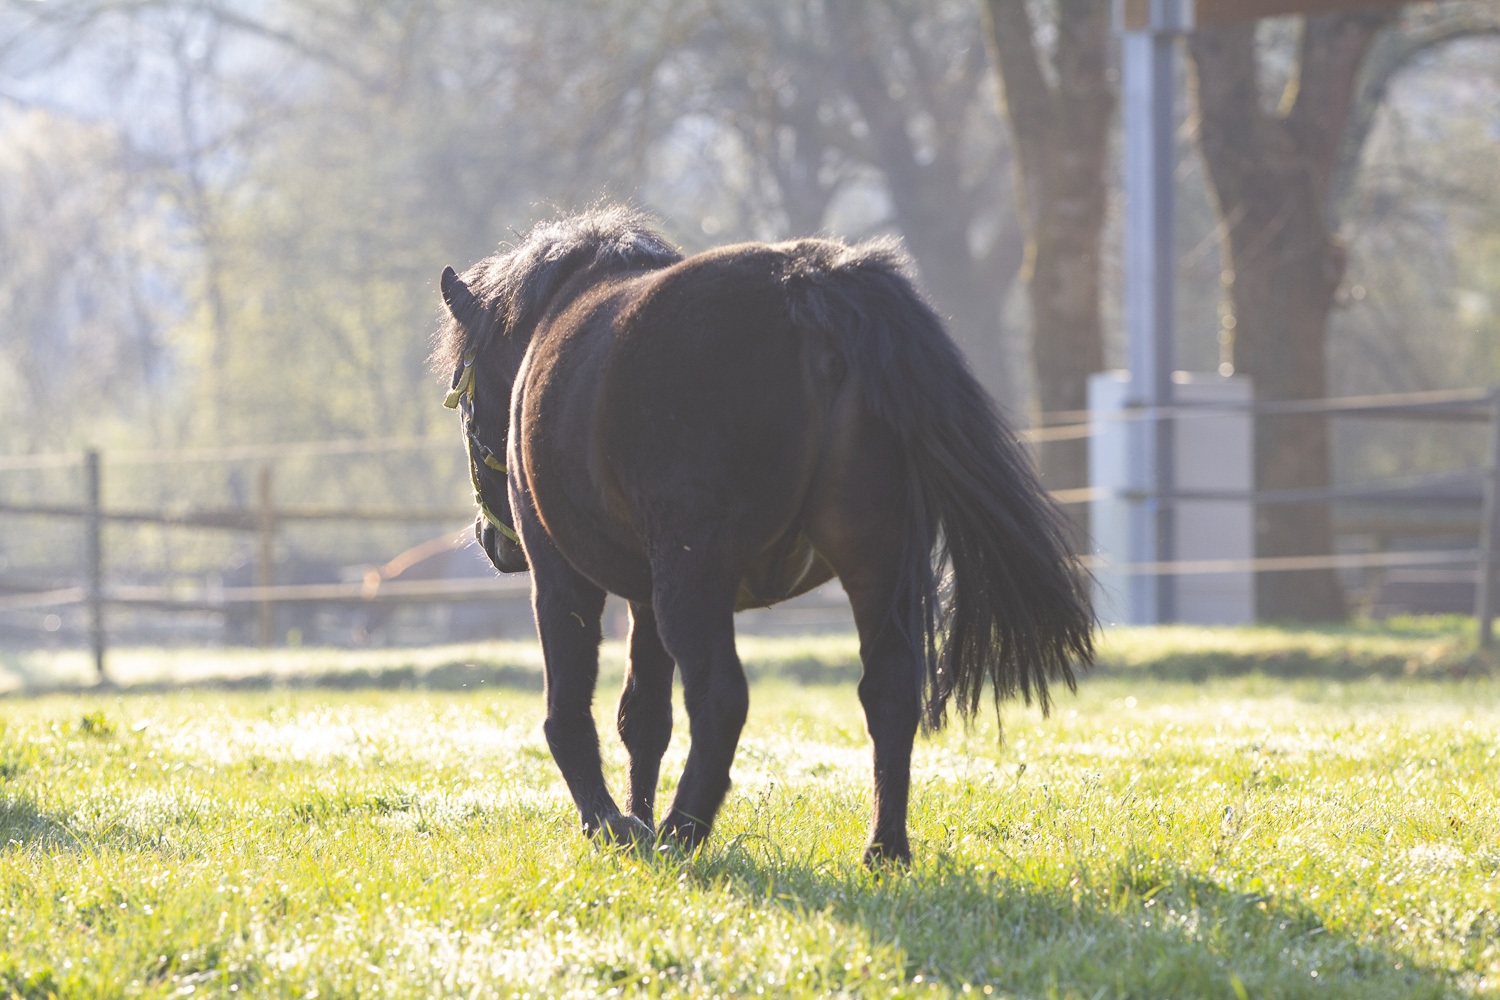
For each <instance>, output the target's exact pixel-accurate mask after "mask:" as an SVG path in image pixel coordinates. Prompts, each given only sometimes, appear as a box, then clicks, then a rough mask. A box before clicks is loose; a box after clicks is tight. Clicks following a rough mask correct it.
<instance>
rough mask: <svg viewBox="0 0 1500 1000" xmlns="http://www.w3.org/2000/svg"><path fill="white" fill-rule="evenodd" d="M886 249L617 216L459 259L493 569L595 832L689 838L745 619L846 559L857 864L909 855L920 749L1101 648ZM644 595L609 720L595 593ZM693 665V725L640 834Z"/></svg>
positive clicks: (1077, 582) (470, 410) (462, 361)
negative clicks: (858, 770) (533, 629)
mask: <svg viewBox="0 0 1500 1000" xmlns="http://www.w3.org/2000/svg"><path fill="white" fill-rule="evenodd" d="M904 267H905V265H904V260H903V258H902V257H901V255H900V254H899V252H898V251H897V250H896V249H895V248H894V247H892V246H891V245H889V244H884V243H874V244H865V245H861V246H855V247H850V246H845V245H843V244H841V243H837V242H832V241H828V240H815V239H813V240H800V241H797V242H793V243H778V244H772V245H766V244H742V245H739V246H729V247H723V248H720V249H718V250H712V251H709V252H707V253H702V254H698V255H697V256H693V257H688V258H686V259H684V258H683V257H682V256H681V254H679V253H678V252H677V251H676V250H675V249H673V247H672V246H671V245H670V244H669V243H667V242H666V240H664V239H663V238H662V237H661V236H660V235H658V234H657V233H656V232H655V231H654V230H653V228H652V227H651V225H650V223H649V222H648V221H647V220H645V219H643V218H642V217H640V216H637V215H635V214H633V213H630V212H628V211H625V210H622V209H609V210H602V211H596V212H592V213H589V214H585V215H580V216H577V217H574V218H568V219H562V220H560V221H556V222H552V223H547V224H543V225H540V226H538V227H536V228H535V229H533V230H532V231H531V233H530V234H529V235H528V236H526V237H525V238H524V239H523V240H521V242H520V243H519V245H517V246H514V247H511V248H509V249H506V250H504V251H503V252H501V253H499V254H497V255H496V256H494V257H491V258H489V259H487V260H485V261H482V262H481V263H479V264H476V265H475V266H474V267H473V268H471V269H470V270H469V271H467V272H466V273H465V274H464V275H463V276H462V277H459V276H458V275H456V274H454V272H453V270H452V269H451V268H449V269H446V270H444V271H443V276H442V292H443V300H444V302H445V303H446V304H447V307H448V312H449V315H450V321H449V322H447V323H446V324H445V325H444V327H443V328H442V329H441V330H439V332H438V347H437V351H436V354H435V359H436V361H437V362H438V363H439V364H441V365H442V366H443V368H444V370H445V371H452V372H453V373H454V374H453V381H452V387H453V391H452V392H451V393H450V394H449V404H450V405H457V406H460V407H461V409H462V411H463V415H464V429H465V433H466V435H467V440H468V447H469V454H470V464H471V467H472V470H473V478H474V485H475V492H476V497H477V500H478V502H479V505H480V510H481V514H480V517H479V520H478V523H477V531H478V534H479V539H480V542H481V543H482V544H483V545H484V548H485V550H486V551H487V552H488V553H489V554H490V558H491V559H492V560H493V562H494V563H495V565H496V567H498V568H499V569H500V570H502V571H505V572H513V571H517V570H521V569H525V568H526V567H527V566H528V565H529V566H530V569H531V574H532V595H533V602H534V606H535V612H536V622H537V631H538V633H539V634H540V636H541V642H542V650H543V654H544V657H545V662H546V684H547V695H546V697H547V721H546V724H545V727H544V728H545V731H546V734H547V743H548V746H549V747H551V749H552V755H553V757H554V759H555V760H556V761H557V765H558V767H559V768H560V769H561V770H562V774H563V777H564V778H565V779H566V780H567V784H568V788H569V790H570V791H571V792H572V794H573V801H574V802H576V803H577V805H578V811H579V814H580V816H581V817H582V820H583V827H584V830H585V831H587V832H588V833H589V834H590V835H603V836H605V837H607V838H609V839H611V840H613V841H616V842H620V843H628V842H634V841H643V840H647V839H649V838H653V837H657V836H661V837H665V838H672V839H675V840H676V841H677V842H678V843H680V844H682V845H683V846H685V847H687V848H689V849H691V848H692V847H693V846H695V845H697V844H698V843H700V842H701V841H702V840H703V838H704V837H706V836H707V835H708V832H709V830H710V828H711V826H712V824H713V820H714V815H715V814H716V813H717V812H718V810H719V805H720V803H721V802H722V801H723V799H724V795H725V793H726V792H727V791H728V788H729V768H730V763H731V762H732V760H733V758H734V752H735V747H736V745H737V743H738V741H739V736H740V728H741V726H742V725H743V724H744V721H745V713H746V709H747V706H748V704H749V693H748V690H747V687H746V683H745V674H744V671H743V670H742V668H741V666H740V660H739V657H738V656H737V655H736V653H735V644H734V613H735V611H736V610H739V609H743V608H747V607H757V606H764V605H768V604H774V603H776V602H777V601H781V600H784V599H786V598H788V597H792V596H794V595H796V594H799V593H802V592H804V591H806V590H809V589H811V588H812V587H815V586H817V585H818V584H820V583H823V582H824V581H826V580H828V579H830V578H831V577H833V576H837V577H838V578H839V580H840V582H842V584H843V586H844V589H845V590H846V591H847V592H848V594H849V599H850V602H851V604H852V605H853V610H854V618H855V622H856V624H857V626H858V629H859V638H860V659H861V661H862V662H863V665H864V677H863V679H862V680H861V681H860V684H859V697H860V702H861V704H862V705H863V706H864V710H865V720H866V725H867V728H868V730H869V733H870V738H871V740H872V741H873V743H874V757H875V789H874V800H875V801H874V818H873V823H872V829H871V832H870V844H869V847H868V848H867V849H866V851H865V859H866V861H867V862H871V863H873V862H875V861H878V860H880V859H884V858H895V859H901V860H906V859H908V858H909V857H910V855H911V848H910V846H909V845H908V842H907V834H906V807H907V792H908V789H909V786H910V775H911V752H912V741H913V739H914V737H915V735H916V732H917V729H918V727H919V726H920V725H921V724H923V723H924V722H925V723H926V724H927V725H928V726H931V727H936V726H938V725H941V723H942V721H943V719H944V716H945V713H946V707H947V704H948V702H949V700H950V699H952V698H956V699H957V703H958V707H959V709H960V711H961V712H962V713H963V714H964V715H965V716H966V717H967V716H969V715H972V714H973V712H974V711H975V710H976V709H977V707H978V705H979V702H980V698H981V693H982V688H983V686H984V682H985V679H986V678H988V679H989V681H990V683H991V685H992V687H993V689H994V695H995V698H996V701H997V703H998V701H999V699H1000V698H1002V697H1005V696H1009V695H1013V694H1015V693H1016V692H1018V691H1019V693H1020V694H1022V695H1023V696H1025V697H1026V698H1027V700H1028V701H1029V700H1030V699H1031V698H1032V697H1036V698H1038V699H1039V700H1040V701H1041V702H1042V704H1043V705H1046V703H1047V690H1048V682H1049V681H1055V680H1059V679H1061V680H1063V681H1065V682H1066V683H1068V684H1069V685H1070V686H1071V685H1072V683H1073V674H1072V667H1073V665H1074V664H1075V663H1078V664H1086V663H1087V662H1088V661H1089V660H1090V658H1091V657H1092V652H1093V649H1092V638H1091V636H1092V632H1091V629H1092V626H1093V617H1092V613H1091V612H1090V610H1089V605H1088V600H1087V597H1086V591H1085V580H1084V578H1083V575H1082V574H1081V572H1080V571H1079V570H1078V568H1077V566H1076V564H1075V562H1074V561H1073V560H1072V559H1071V558H1070V556H1069V554H1068V549H1067V546H1066V543H1065V541H1064V533H1063V527H1062V523H1061V521H1060V518H1059V515H1058V513H1057V512H1056V509H1055V508H1054V507H1053V506H1052V505H1051V503H1050V501H1049V500H1048V499H1047V497H1046V495H1045V494H1044V493H1043V491H1042V489H1041V488H1040V485H1039V484H1038V482H1037V479H1036V476H1035V474H1034V473H1033V471H1032V469H1031V466H1030V464H1029V462H1028V459H1027V456H1026V455H1025V454H1024V453H1023V451H1022V450H1021V448H1020V446H1018V445H1017V443H1016V442H1015V440H1014V438H1013V436H1012V434H1011V433H1010V432H1009V431H1007V430H1006V428H1005V427H1004V426H1003V425H1002V423H1001V422H1000V420H999V418H998V417H997V416H996V413H995V409H994V407H993V405H992V404H991V402H990V400H989V399H988V398H987V397H986V396H985V394H984V392H983V390H982V389H981V388H980V387H979V385H978V383H977V382H975V380H974V378H973V377H972V376H971V375H970V374H969V372H968V370H967V369H966V368H965V366H964V363H963V361H962V360H961V358H960V356H959V354H958V352H957V350H956V348H955V347H954V346H953V343H952V341H951V340H949V338H948V336H947V334H946V333H945V332H944V330H943V327H942V323H941V322H940V321H939V319H938V317H937V316H936V315H934V313H933V311H932V309H931V308H930V307H929V306H928V305H927V304H926V302H924V301H923V299H922V297H921V296H920V295H919V294H918V293H917V291H916V290H915V289H914V288H913V286H912V284H911V281H910V280H909V279H908V278H907V277H906V276H905V274H904ZM606 592H610V593H615V594H619V595H620V596H622V597H624V598H625V599H626V600H628V601H629V602H630V611H631V629H630V657H629V667H628V670H627V673H626V677H625V687H624V691H623V692H622V693H621V695H620V704H619V716H618V719H619V732H620V738H621V739H622V740H623V741H624V743H625V747H626V749H627V750H628V751H629V753H630V797H629V803H628V804H629V812H628V814H622V813H621V812H620V809H619V807H618V806H617V805H616V804H615V800H614V799H613V798H612V797H611V796H610V794H609V791H608V789H607V788H606V787H605V782H604V776H603V773H602V771H601V768H600V761H599V737H598V734H597V732H596V731H595V728H594V719H593V715H592V714H591V711H590V706H591V703H592V701H593V695H594V685H595V681H596V680H597V677H598V646H599V640H600V614H601V611H602V609H603V607H604V598H605V593H606ZM674 664H675V665H676V668H677V670H679V671H680V672H681V675H682V684H683V689H684V694H685V699H686V704H687V710H688V723H689V729H690V732H691V734H692V742H691V746H690V749H689V751H688V759H687V766H686V768H685V769H684V770H683V773H682V779H681V781H679V782H678V785H677V795H676V798H675V800H674V801H673V803H672V809H671V811H670V812H669V813H668V814H667V816H666V818H665V819H664V820H663V821H662V824H661V828H660V831H659V832H658V831H656V830H653V829H652V823H653V804H654V799H655V794H656V783H657V777H658V774H659V770H660V767H661V758H662V755H663V753H665V752H666V749H667V743H668V740H669V739H670V737H671V732H672V706H671V691H672V670H673V665H674Z"/></svg>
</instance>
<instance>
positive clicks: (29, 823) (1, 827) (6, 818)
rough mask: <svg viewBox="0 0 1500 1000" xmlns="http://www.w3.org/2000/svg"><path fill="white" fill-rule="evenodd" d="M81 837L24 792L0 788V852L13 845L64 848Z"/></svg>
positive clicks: (60, 818) (12, 848)
mask: <svg viewBox="0 0 1500 1000" xmlns="http://www.w3.org/2000/svg"><path fill="white" fill-rule="evenodd" d="M81 845H82V840H81V838H80V837H79V836H78V834H76V833H74V832H73V830H72V829H70V828H69V826H68V824H67V821H66V820H64V819H63V818H62V817H60V816H55V815H53V814H52V813H49V812H47V811H46V810H45V809H43V808H41V806H39V805H38V804H37V802H36V800H34V799H32V798H31V797H30V796H28V795H16V794H4V793H3V791H0V851H7V850H14V849H15V848H18V847H20V848H41V849H43V850H47V849H51V850H65V849H70V848H75V847H79V846H81Z"/></svg>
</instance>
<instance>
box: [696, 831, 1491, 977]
mask: <svg viewBox="0 0 1500 1000" xmlns="http://www.w3.org/2000/svg"><path fill="white" fill-rule="evenodd" d="M690 870H691V871H693V872H694V873H695V875H696V877H697V878H699V879H701V880H702V881H703V882H705V883H706V884H712V885H715V886H721V887H723V888H726V889H727V890H729V891H730V892H732V893H734V894H736V895H738V896H740V897H742V898H743V899H744V900H745V901H746V902H747V903H748V904H750V905H752V906H757V907H765V906H780V907H784V908H786V909H788V910H791V911H793V912H794V913H796V914H798V915H799V916H805V915H809V914H822V915H826V916H827V917H828V918H831V919H832V920H834V921H836V922H837V923H838V924H840V925H843V926H845V927H847V928H848V930H849V931H850V933H851V934H856V935H862V936H863V937H864V939H865V940H866V941H868V943H869V945H871V946H874V947H881V946H892V947H894V948H895V949H896V950H897V951H898V953H899V954H900V956H901V959H900V961H901V965H902V967H901V969H900V972H901V974H902V975H904V976H905V977H906V978H907V980H908V981H911V980H915V979H916V977H917V976H921V977H922V980H916V981H917V982H922V981H925V982H927V983H929V984H931V983H933V982H934V981H936V982H939V983H944V984H946V985H947V986H948V987H949V988H950V989H956V990H962V989H963V987H964V986H965V985H968V986H970V987H971V988H972V990H973V992H972V994H971V995H975V996H983V995H984V992H983V990H982V986H983V985H991V986H993V987H994V988H996V989H997V990H998V991H999V992H1000V993H1001V994H1004V995H1012V994H1013V995H1018V996H1049V997H1058V998H1068V997H1079V998H1086V1000H1104V998H1123V997H1167V996H1170V997H1194V996H1203V997H1302V996H1307V997H1314V996H1316V997H1324V998H1326V997H1330V996H1347V997H1360V998H1365V997H1392V998H1395V997H1400V998H1434V1000H1435V998H1439V997H1454V996H1472V995H1477V994H1476V993H1475V990H1476V989H1477V984H1478V981H1479V979H1480V976H1479V975H1478V972H1477V970H1475V971H1473V972H1471V973H1469V974H1468V975H1465V974H1464V973H1462V972H1454V971H1449V970H1446V969H1441V968H1432V967H1430V966H1425V967H1424V966H1423V965H1422V963H1420V962H1418V961H1416V960H1415V959H1414V958H1413V956H1412V955H1410V954H1408V953H1405V952H1403V951H1401V950H1398V949H1395V948H1391V947H1388V946H1385V945H1383V944H1379V943H1375V944H1372V943H1369V942H1366V941H1361V940H1359V939H1358V938H1357V937H1355V936H1354V935H1352V934H1349V933H1348V932H1346V931H1342V930H1338V929H1335V928H1332V927H1329V926H1328V924H1327V923H1326V922H1325V921H1324V919H1323V917H1322V916H1321V915H1320V914H1319V913H1318V911H1317V910H1316V909H1315V908H1314V907H1312V906H1309V905H1307V904H1306V903H1304V902H1302V901H1301V900H1298V899H1296V898H1293V897H1285V898H1280V897H1271V896H1267V895H1262V894H1258V893H1242V892H1237V891H1235V890H1233V889H1231V888H1229V887H1227V886H1225V885H1223V884H1220V883H1219V882H1217V881H1215V880H1214V879H1213V878H1211V877H1210V876H1209V875H1207V874H1205V873H1202V872H1194V871H1191V870H1185V869H1180V868H1175V867H1172V866H1171V865H1170V864H1168V863H1164V862H1151V861H1143V862H1139V863H1135V862H1119V863H1117V865H1116V867H1115V868H1113V869H1110V870H1103V871H1079V872H1075V873H1073V874H1072V875H1071V877H1069V878H1068V879H1067V880H1066V881H1065V882H1061V883H1057V884H1052V883H1047V882H1045V881H1038V880H1036V879H1034V878H1030V877H1027V876H1025V875H1023V874H1021V873H1020V872H1013V873H1007V872H1004V871H995V870H987V869H983V868H975V867H973V866H972V865H970V866H967V867H966V866H965V863H963V862H961V861H959V860H958V859H956V858H955V857H954V856H952V855H949V854H945V853H939V854H937V855H936V856H935V857H933V858H932V859H931V860H925V861H924V860H919V861H918V862H917V865H916V867H914V868H913V869H912V870H910V871H905V870H899V869H891V870H886V871H884V872H876V873H873V874H872V873H869V872H866V871H865V870H864V869H863V868H861V867H859V866H857V865H855V864H853V863H845V862H842V861H835V860H833V859H824V860H822V861H817V860H810V859H806V858H801V857H792V856H787V855H784V854H783V853H782V852H781V851H780V850H779V849H778V848H777V847H776V846H775V845H774V844H771V843H769V842H767V841H765V840H764V839H763V838H760V837H757V836H753V835H747V836H742V837H739V838H735V839H733V840H731V841H730V842H729V843H727V844H726V845H725V846H724V847H723V848H722V849H719V850H717V851H711V852H709V853H705V854H702V855H699V857H698V858H697V859H695V860H694V861H693V862H692V863H691V865H690ZM1044 877H1045V876H1044ZM850 974H851V975H854V976H857V975H858V974H859V972H858V970H857V969H856V970H852V971H851V973H850ZM825 985H827V986H829V987H830V988H831V989H833V988H835V987H837V988H838V989H846V988H849V989H852V991H853V992H855V993H859V992H862V990H863V989H864V988H865V987H870V986H875V985H877V984H875V983H866V984H863V985H862V984H860V983H858V982H843V983H828V984H825ZM878 985H880V986H882V987H883V988H889V986H891V985H892V984H891V983H889V982H885V983H881V984H878ZM883 991H884V989H882V992H883Z"/></svg>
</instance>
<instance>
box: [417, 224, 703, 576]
mask: <svg viewBox="0 0 1500 1000" xmlns="http://www.w3.org/2000/svg"><path fill="white" fill-rule="evenodd" d="M680 259H681V254H679V253H678V252H677V250H676V249H675V248H674V247H673V246H672V245H671V244H670V243H668V242H667V240H666V239H665V238H664V237H662V236H661V235H660V234H659V233H657V232H656V231H655V230H654V229H653V228H652V227H651V224H650V221H649V220H648V219H646V218H645V217H644V216H641V215H638V214H636V213H634V212H632V211H630V210H628V209H625V208H618V207H617V208H601V209H596V210H594V211H591V212H586V213H584V214H582V215H577V216H572V217H569V218H564V219H558V220H555V221H553V222H546V223H541V224H539V225H537V226H536V227H535V228H534V229H532V231H531V232H530V233H529V234H528V235H526V236H525V237H524V238H523V239H522V240H521V242H520V243H519V244H517V245H516V246H513V247H510V248H508V249H506V250H504V251H502V252H501V253H498V254H496V255H494V256H493V257H489V258H487V259H485V260H482V261H480V262H479V263H478V264H476V265H474V266H473V267H472V268H470V269H469V270H468V271H465V272H464V274H463V276H462V277H460V276H459V275H457V274H455V273H454V272H453V269H452V268H451V267H450V268H445V269H444V270H443V278H442V290H443V302H444V303H445V304H446V305H447V307H448V321H447V322H446V323H445V324H444V325H443V328H442V329H440V330H439V331H438V336H437V349H436V350H435V351H434V352H433V361H434V364H435V365H436V366H438V367H439V368H440V370H444V371H452V372H453V380H452V383H451V385H452V389H451V391H450V392H449V393H448V401H447V402H448V405H449V406H451V407H457V408H458V409H459V410H460V412H461V413H462V414H463V421H464V435H465V438H466V439H467V444H468V449H469V469H470V472H471V476H472V478H473V480H474V498H475V500H476V501H478V503H479V519H478V521H477V523H476V525H475V534H476V535H478V537H479V541H480V544H482V545H483V546H484V550H485V552H487V553H489V556H490V560H491V561H492V562H493V563H494V564H495V566H496V567H498V568H499V569H500V571H501V572H505V573H514V572H517V571H519V570H523V569H525V568H526V556H525V554H524V553H523V552H522V551H521V545H520V542H519V541H518V540H517V539H516V537H515V535H516V532H515V522H514V520H513V519H512V514H511V509H510V500H509V496H510V494H509V488H508V486H507V484H506V471H505V462H506V457H505V456H506V437H507V431H508V428H509V425H510V413H509V407H510V398H511V388H512V386H513V385H514V383H515V380H516V374H517V373H518V372H519V371H520V369H521V362H522V361H523V359H524V358H525V355H526V348H527V346H528V345H529V344H530V342H531V337H532V335H533V333H534V332H535V330H536V329H537V327H538V325H539V324H540V323H542V322H543V321H544V317H545V316H546V315H547V314H548V311H549V310H550V309H553V308H555V306H556V305H557V303H558V301H559V300H566V299H567V298H568V296H569V293H568V292H567V291H566V289H568V288H575V289H576V288H582V287H587V285H588V284H589V283H590V282H592V281H594V280H596V279H598V278H600V277H603V276H605V275H607V274H614V273H619V272H621V271H626V270H640V269H648V268H657V267H665V266H667V265H669V264H673V263H676V262H677V261H678V260H680Z"/></svg>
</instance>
